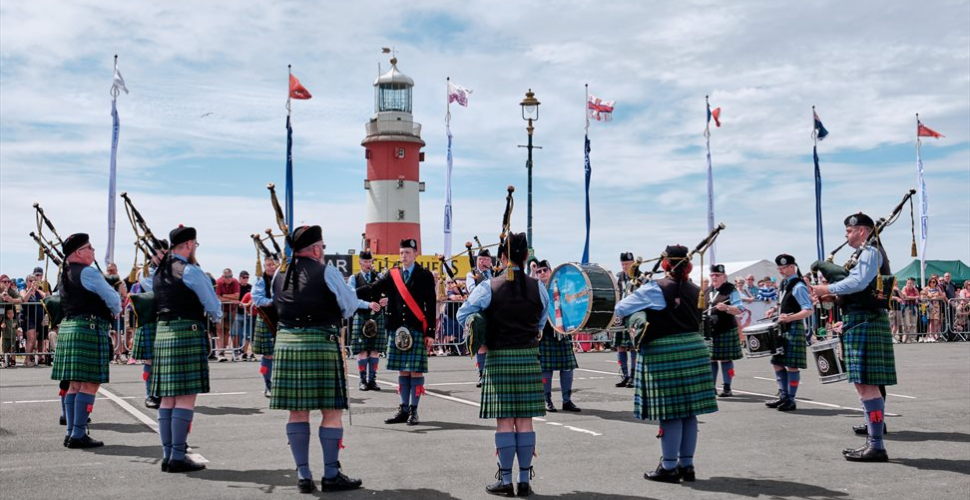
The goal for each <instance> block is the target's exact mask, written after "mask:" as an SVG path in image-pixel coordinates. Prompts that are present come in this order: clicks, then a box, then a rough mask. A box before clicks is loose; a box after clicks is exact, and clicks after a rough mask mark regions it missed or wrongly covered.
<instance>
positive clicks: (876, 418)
mask: <svg viewBox="0 0 970 500" xmlns="http://www.w3.org/2000/svg"><path fill="white" fill-rule="evenodd" d="M869 421H870V422H872V423H874V424H881V423H882V410H872V411H870V412H869Z"/></svg>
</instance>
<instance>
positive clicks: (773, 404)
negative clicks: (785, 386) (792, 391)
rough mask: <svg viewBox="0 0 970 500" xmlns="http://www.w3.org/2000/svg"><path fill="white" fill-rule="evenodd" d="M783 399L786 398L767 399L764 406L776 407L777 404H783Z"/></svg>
mask: <svg viewBox="0 0 970 500" xmlns="http://www.w3.org/2000/svg"><path fill="white" fill-rule="evenodd" d="M785 401H787V400H786V399H784V398H778V399H776V400H774V401H768V402H767V403H765V406H767V407H768V408H778V407H779V406H781V405H782V404H784V403H785Z"/></svg>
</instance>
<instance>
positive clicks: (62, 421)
mask: <svg viewBox="0 0 970 500" xmlns="http://www.w3.org/2000/svg"><path fill="white" fill-rule="evenodd" d="M61 425H67V419H66V418H64V417H63V416H61Z"/></svg>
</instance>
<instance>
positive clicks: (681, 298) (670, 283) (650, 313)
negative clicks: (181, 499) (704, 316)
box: [646, 278, 701, 339]
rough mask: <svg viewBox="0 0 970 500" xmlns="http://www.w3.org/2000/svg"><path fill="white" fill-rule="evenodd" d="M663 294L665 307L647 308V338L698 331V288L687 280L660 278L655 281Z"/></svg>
mask: <svg viewBox="0 0 970 500" xmlns="http://www.w3.org/2000/svg"><path fill="white" fill-rule="evenodd" d="M656 283H657V285H658V286H659V287H660V290H661V291H662V292H663V294H664V301H666V302H667V307H665V308H664V309H663V310H661V311H655V310H653V309H647V310H646V313H647V321H648V322H649V323H650V325H649V326H648V327H647V338H648V339H655V338H660V337H665V336H667V335H675V334H678V333H687V332H697V331H700V323H701V313H700V311H698V310H697V299H698V297H699V294H700V288H699V287H698V286H697V285H695V284H693V283H691V282H689V281H684V282H679V281H674V280H672V279H670V278H661V279H659V280H657V281H656Z"/></svg>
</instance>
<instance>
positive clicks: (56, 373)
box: [51, 316, 111, 384]
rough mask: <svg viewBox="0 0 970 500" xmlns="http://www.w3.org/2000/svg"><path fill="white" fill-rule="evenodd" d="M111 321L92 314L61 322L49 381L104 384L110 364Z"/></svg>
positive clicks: (106, 380)
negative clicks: (109, 333)
mask: <svg viewBox="0 0 970 500" xmlns="http://www.w3.org/2000/svg"><path fill="white" fill-rule="evenodd" d="M110 329H111V322H110V321H108V320H104V319H100V318H97V317H94V316H83V317H81V316H77V317H73V318H69V319H65V320H63V321H61V325H60V327H59V328H58V330H57V349H56V350H55V351H54V367H53V369H52V370H51V380H70V381H72V382H93V383H97V384H106V383H108V365H109V364H110V363H111V337H110V336H109V335H108V330H110Z"/></svg>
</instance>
